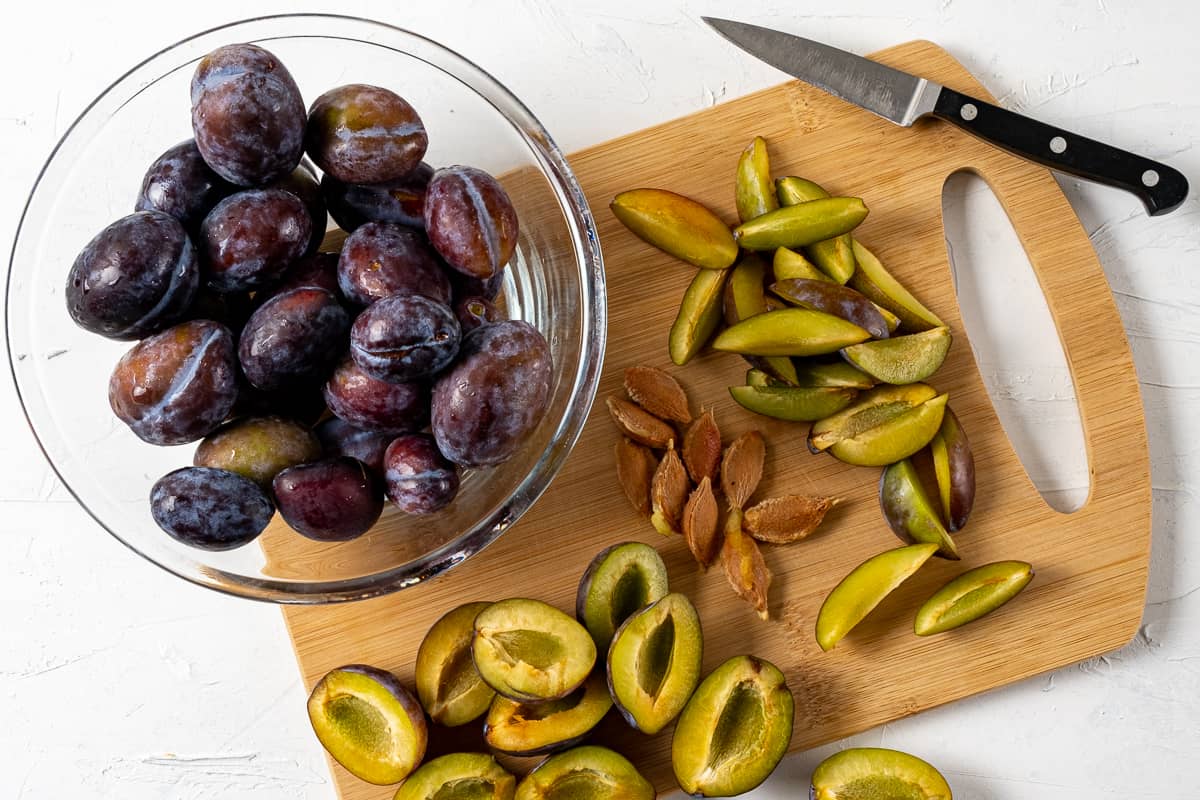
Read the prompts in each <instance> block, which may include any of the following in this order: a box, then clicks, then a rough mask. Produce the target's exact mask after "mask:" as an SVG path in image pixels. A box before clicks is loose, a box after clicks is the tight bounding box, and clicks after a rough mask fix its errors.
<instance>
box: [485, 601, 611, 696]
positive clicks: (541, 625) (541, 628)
mask: <svg viewBox="0 0 1200 800" xmlns="http://www.w3.org/2000/svg"><path fill="white" fill-rule="evenodd" d="M471 653H472V657H473V658H474V660H475V668H476V669H477V670H479V676H480V677H481V678H483V680H484V682H485V683H487V684H488V685H489V686H491V687H492V688H493V689H495V690H496V691H497V692H498V693H499V694H502V695H504V696H505V697H508V698H511V699H513V700H533V701H537V700H556V699H558V698H560V697H565V696H566V695H568V694H570V693H571V692H573V691H575V690H576V689H577V688H579V686H580V685H581V684H582V683H583V682H584V680H585V679H586V678H587V676H588V674H589V673H591V671H592V666H593V665H594V664H595V663H596V645H595V643H594V642H592V637H591V634H589V633H588V632H587V629H586V628H584V627H583V626H582V625H580V624H579V623H578V622H576V621H575V620H573V619H571V618H570V617H569V616H567V615H566V614H564V613H563V612H561V611H559V610H558V609H557V608H555V607H554V606H551V605H548V604H546V603H543V602H541V601H540V600H529V599H525V598H513V599H509V600H502V601H500V602H499V603H494V604H492V605H491V606H490V607H488V608H486V609H484V610H483V611H481V612H480V613H479V614H478V615H477V616H476V617H475V638H474V640H473V642H472V645H471Z"/></svg>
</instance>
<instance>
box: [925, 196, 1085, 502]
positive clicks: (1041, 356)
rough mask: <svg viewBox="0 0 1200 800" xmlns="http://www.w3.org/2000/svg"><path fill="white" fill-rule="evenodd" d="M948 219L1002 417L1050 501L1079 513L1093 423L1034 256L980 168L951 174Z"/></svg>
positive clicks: (982, 367) (979, 350)
mask: <svg viewBox="0 0 1200 800" xmlns="http://www.w3.org/2000/svg"><path fill="white" fill-rule="evenodd" d="M942 220H943V224H944V226H945V229H944V232H945V236H946V250H947V254H948V255H949V259H950V269H951V273H952V275H953V279H954V289H955V292H956V294H957V296H958V306H959V311H960V312H961V314H962V319H963V325H964V327H965V328H966V330H967V336H968V337H969V338H970V342H971V347H972V349H973V351H974V353H975V361H976V363H977V364H978V365H979V372H980V375H981V376H982V378H983V383H984V386H985V387H986V388H987V392H988V396H989V397H990V398H991V400H992V406H993V408H995V410H996V415H997V416H998V417H999V418H1000V423H1001V424H1002V425H1003V426H1004V432H1005V433H1006V434H1007V435H1008V439H1009V441H1010V442H1012V446H1013V449H1014V450H1015V451H1016V453H1017V457H1018V458H1019V459H1020V460H1021V464H1022V466H1023V467H1024V468H1025V473H1026V474H1027V475H1028V476H1029V479H1030V481H1032V482H1033V484H1034V486H1036V487H1037V490H1038V492H1040V493H1041V495H1042V499H1043V500H1045V501H1046V503H1047V504H1048V505H1049V506H1050V507H1051V508H1053V509H1055V510H1057V511H1061V512H1064V513H1069V512H1072V511H1076V510H1078V509H1079V508H1080V507H1082V506H1083V504H1084V502H1085V501H1086V500H1087V497H1088V493H1089V491H1090V488H1091V487H1090V474H1089V470H1088V463H1087V452H1086V446H1085V444H1084V434H1083V425H1082V423H1081V422H1080V417H1079V405H1078V403H1077V402H1076V399H1075V384H1074V381H1073V380H1072V378H1071V370H1070V368H1069V367H1068V365H1067V358H1066V355H1065V354H1064V353H1063V348H1062V343H1061V341H1060V339H1059V335H1058V330H1057V328H1056V327H1055V325H1054V320H1053V318H1052V317H1051V315H1050V309H1049V307H1048V306H1047V305H1046V298H1045V296H1044V295H1043V294H1042V290H1041V288H1040V287H1039V285H1038V281H1037V277H1036V275H1035V274H1034V271H1033V268H1032V266H1031V265H1030V263H1029V257H1028V255H1027V254H1026V252H1025V249H1024V248H1023V247H1022V246H1021V242H1020V240H1019V239H1018V237H1017V232H1016V231H1015V230H1014V229H1013V226H1012V223H1011V222H1010V221H1009V218H1008V216H1007V215H1006V214H1005V213H1004V208H1003V207H1002V205H1001V204H1000V201H999V199H998V198H997V197H996V195H995V194H994V193H993V192H992V190H991V187H989V186H988V184H987V182H986V181H984V179H983V178H981V177H980V176H979V175H977V174H974V173H971V172H956V173H954V174H953V175H951V176H950V177H949V178H947V180H946V183H945V185H944V186H943V188H942ZM1050 268H1053V265H1050Z"/></svg>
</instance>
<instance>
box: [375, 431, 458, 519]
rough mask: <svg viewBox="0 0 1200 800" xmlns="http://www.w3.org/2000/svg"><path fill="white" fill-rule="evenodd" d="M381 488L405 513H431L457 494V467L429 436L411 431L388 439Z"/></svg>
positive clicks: (441, 507) (445, 504)
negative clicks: (389, 441) (388, 443)
mask: <svg viewBox="0 0 1200 800" xmlns="http://www.w3.org/2000/svg"><path fill="white" fill-rule="evenodd" d="M383 467H384V473H383V474H384V489H385V491H386V492H387V496H388V499H389V500H391V501H392V502H393V503H395V504H396V507H397V508H399V509H400V510H401V511H403V512H405V513H406V514H432V513H434V512H435V511H440V510H442V509H443V508H445V507H446V506H447V505H449V504H450V501H452V500H453V499H454V496H455V495H456V494H458V469H457V468H456V467H455V466H454V465H453V464H452V463H450V462H449V461H447V460H446V457H445V456H443V455H442V454H441V452H440V451H439V450H438V448H437V443H435V442H434V440H433V437H432V436H429V435H428V434H424V433H411V434H408V435H406V436H401V437H399V438H398V439H396V440H395V441H394V442H392V443H391V444H390V445H389V446H388V449H387V453H385V454H384V456H383Z"/></svg>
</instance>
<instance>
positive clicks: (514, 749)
mask: <svg viewBox="0 0 1200 800" xmlns="http://www.w3.org/2000/svg"><path fill="white" fill-rule="evenodd" d="M612 705H613V701H612V697H611V696H609V693H608V686H607V685H606V684H605V682H604V676H603V675H599V674H597V675H593V676H592V677H590V678H588V679H587V680H586V681H584V684H583V686H581V687H579V688H578V689H576V690H575V691H573V692H571V693H570V694H569V695H567V696H566V697H564V698H562V699H559V700H546V701H543V702H539V703H522V702H519V701H516V700H509V699H508V698H507V697H497V698H496V699H495V700H493V701H492V706H491V708H490V709H488V715H487V721H486V722H485V723H484V726H483V737H484V739H485V740H486V741H487V743H488V747H490V748H492V749H493V750H495V751H497V752H499V753H504V754H506V755H510V756H539V755H545V754H546V753H553V752H557V751H559V750H563V749H565V748H568V747H571V746H572V745H575V744H579V742H580V741H581V740H582V739H583V737H585V736H587V735H588V732H590V731H591V730H592V728H594V727H596V725H598V724H599V723H600V720H602V719H604V715H605V714H607V713H608V710H609V709H610V708H612Z"/></svg>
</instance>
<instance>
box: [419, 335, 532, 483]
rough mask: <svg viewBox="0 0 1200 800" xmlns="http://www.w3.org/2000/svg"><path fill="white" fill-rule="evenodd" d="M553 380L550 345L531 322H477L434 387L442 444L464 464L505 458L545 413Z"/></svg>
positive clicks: (435, 415) (437, 428) (452, 457)
mask: <svg viewBox="0 0 1200 800" xmlns="http://www.w3.org/2000/svg"><path fill="white" fill-rule="evenodd" d="M550 380H551V357H550V346H549V344H547V342H546V339H545V337H543V336H542V334H541V333H539V332H538V330H537V329H536V328H534V327H533V326H532V325H530V324H529V323H527V322H523V321H520V320H501V321H500V322H494V323H492V324H491V325H485V326H483V327H482V328H477V329H476V330H475V331H473V332H472V333H470V334H469V335H467V337H466V338H465V339H464V340H463V343H462V347H461V348H460V350H459V354H458V359H457V361H456V362H455V364H454V366H453V367H451V368H450V369H448V370H446V371H445V372H444V373H442V375H441V376H440V377H439V378H438V380H437V383H436V384H434V387H433V435H434V437H435V438H436V439H437V444H438V449H439V450H441V451H442V453H443V454H444V455H445V456H446V458H448V459H450V460H451V461H453V462H454V463H456V464H459V465H460V466H469V467H483V466H490V465H492V464H499V463H501V462H502V461H504V460H506V459H507V458H508V457H509V456H511V455H512V454H513V453H514V452H515V451H516V449H517V448H518V447H519V446H520V444H521V442H522V440H523V439H524V438H525V437H526V436H528V435H529V434H530V432H532V431H533V429H534V428H536V427H537V425H538V422H540V421H541V419H542V415H543V414H545V412H546V405H547V403H548V401H549V399H550Z"/></svg>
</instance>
